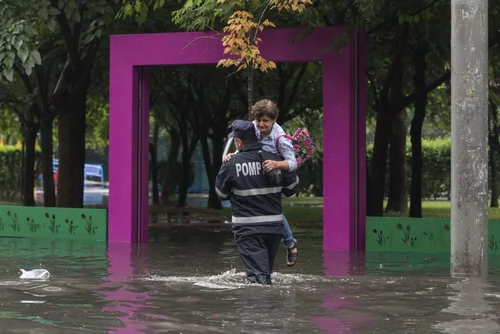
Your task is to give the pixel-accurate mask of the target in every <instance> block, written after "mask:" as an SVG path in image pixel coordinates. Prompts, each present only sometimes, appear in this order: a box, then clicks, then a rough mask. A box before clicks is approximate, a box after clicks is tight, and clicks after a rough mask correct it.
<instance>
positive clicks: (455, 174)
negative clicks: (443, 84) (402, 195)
mask: <svg viewBox="0 0 500 334" xmlns="http://www.w3.org/2000/svg"><path fill="white" fill-rule="evenodd" d="M451 16H452V19H451V274H452V275H474V276H486V275H487V274H488V246H487V242H488V0H451Z"/></svg>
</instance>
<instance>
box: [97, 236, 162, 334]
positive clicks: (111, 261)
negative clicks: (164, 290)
mask: <svg viewBox="0 0 500 334" xmlns="http://www.w3.org/2000/svg"><path fill="white" fill-rule="evenodd" d="M148 250H149V248H148V245H147V244H146V245H142V246H137V245H130V244H126V243H110V244H108V251H107V259H108V274H107V275H106V276H105V277H103V278H102V281H103V282H105V283H101V284H99V290H98V291H97V292H98V293H100V294H103V295H104V296H105V297H104V300H105V301H107V302H109V303H108V304H109V305H108V306H104V307H103V308H102V311H103V312H111V313H112V315H115V316H116V318H117V319H119V320H120V321H121V323H122V325H121V326H116V327H114V326H113V327H111V329H112V330H113V333H138V332H143V331H144V330H145V329H146V324H145V323H144V322H139V321H135V319H134V316H135V313H136V311H138V310H140V309H142V308H144V307H146V306H148V305H151V303H149V302H148V300H147V297H148V296H149V295H152V294H155V293H156V291H142V292H141V291H136V289H135V288H134V287H132V286H130V285H129V284H127V282H130V281H132V280H133V276H134V275H136V274H137V272H136V270H135V268H134V267H133V262H134V263H135V264H140V265H144V264H147V260H148V255H149V254H148V253H149V252H148ZM137 254H139V256H138V255H137ZM137 260H139V261H137Z"/></svg>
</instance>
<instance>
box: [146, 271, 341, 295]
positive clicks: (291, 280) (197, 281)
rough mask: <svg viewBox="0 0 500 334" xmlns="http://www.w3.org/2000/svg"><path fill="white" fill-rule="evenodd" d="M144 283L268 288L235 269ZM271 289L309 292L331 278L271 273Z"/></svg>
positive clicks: (160, 277)
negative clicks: (304, 290)
mask: <svg viewBox="0 0 500 334" xmlns="http://www.w3.org/2000/svg"><path fill="white" fill-rule="evenodd" d="M144 280H146V281H156V282H166V283H184V284H192V285H195V286H200V287H204V288H209V289H221V290H234V289H241V288H246V287H267V288H268V287H269V286H262V285H259V284H248V283H247V282H246V277H245V273H244V272H237V271H236V269H231V270H228V271H226V272H223V273H222V274H218V275H211V276H161V275H151V276H149V277H146V278H144ZM272 280H273V285H272V287H279V288H292V287H293V288H294V289H295V288H300V287H301V288H306V289H308V290H311V289H312V288H313V287H312V286H311V284H314V283H321V282H329V281H331V278H327V277H322V276H317V275H304V274H283V273H279V272H276V273H273V275H272Z"/></svg>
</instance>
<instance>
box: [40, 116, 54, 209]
mask: <svg viewBox="0 0 500 334" xmlns="http://www.w3.org/2000/svg"><path fill="white" fill-rule="evenodd" d="M52 127H53V120H52V117H49V118H44V119H42V120H40V137H41V148H42V175H43V204H44V206H46V207H54V206H56V190H55V184H54V167H53V161H52V156H53V150H54V148H53V139H52V129H53V128H52Z"/></svg>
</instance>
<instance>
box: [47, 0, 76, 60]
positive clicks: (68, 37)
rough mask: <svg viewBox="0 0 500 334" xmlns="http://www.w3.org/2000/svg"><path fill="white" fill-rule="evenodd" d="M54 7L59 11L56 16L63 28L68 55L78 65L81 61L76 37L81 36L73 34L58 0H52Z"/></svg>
mask: <svg viewBox="0 0 500 334" xmlns="http://www.w3.org/2000/svg"><path fill="white" fill-rule="evenodd" d="M50 3H51V5H52V7H54V8H55V9H57V10H58V11H59V14H58V15H57V16H56V20H57V23H58V24H59V28H60V29H61V34H62V37H63V40H64V43H65V44H66V48H67V49H68V55H69V58H70V61H71V63H72V64H74V65H76V64H78V63H79V61H80V56H79V52H78V42H77V43H75V39H76V40H77V41H78V40H79V38H80V36H79V35H77V36H73V34H72V31H71V26H70V25H69V22H68V19H67V17H66V15H65V14H64V11H62V10H61V9H60V8H59V7H58V6H57V0H50Z"/></svg>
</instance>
